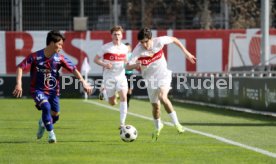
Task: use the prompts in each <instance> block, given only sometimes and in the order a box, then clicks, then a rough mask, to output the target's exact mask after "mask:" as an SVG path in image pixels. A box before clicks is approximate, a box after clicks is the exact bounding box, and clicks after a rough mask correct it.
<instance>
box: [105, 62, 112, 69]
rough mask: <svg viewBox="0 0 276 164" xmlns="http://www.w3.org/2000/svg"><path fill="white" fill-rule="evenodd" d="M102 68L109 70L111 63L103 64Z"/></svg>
mask: <svg viewBox="0 0 276 164" xmlns="http://www.w3.org/2000/svg"><path fill="white" fill-rule="evenodd" d="M104 68H106V69H111V68H112V64H111V63H107V64H105V66H104Z"/></svg>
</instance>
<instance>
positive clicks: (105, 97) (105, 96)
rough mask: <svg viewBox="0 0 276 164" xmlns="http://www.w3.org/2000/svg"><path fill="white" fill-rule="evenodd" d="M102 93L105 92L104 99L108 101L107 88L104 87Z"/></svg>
mask: <svg viewBox="0 0 276 164" xmlns="http://www.w3.org/2000/svg"><path fill="white" fill-rule="evenodd" d="M102 93H103V96H104V100H105V101H107V102H108V97H107V93H106V90H105V89H103V90H102Z"/></svg>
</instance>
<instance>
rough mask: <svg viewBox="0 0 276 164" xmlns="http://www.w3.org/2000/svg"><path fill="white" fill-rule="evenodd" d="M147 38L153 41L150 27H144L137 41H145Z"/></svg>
mask: <svg viewBox="0 0 276 164" xmlns="http://www.w3.org/2000/svg"><path fill="white" fill-rule="evenodd" d="M145 38H147V39H151V38H152V33H151V30H150V29H149V28H148V27H144V28H142V29H141V30H140V31H139V33H138V35H137V39H138V40H139V41H140V40H144V39H145Z"/></svg>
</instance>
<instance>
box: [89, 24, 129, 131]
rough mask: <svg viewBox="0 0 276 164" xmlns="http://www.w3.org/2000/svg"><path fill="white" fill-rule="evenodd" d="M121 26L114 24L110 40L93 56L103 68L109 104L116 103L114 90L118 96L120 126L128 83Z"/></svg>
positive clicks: (125, 49)
mask: <svg viewBox="0 0 276 164" xmlns="http://www.w3.org/2000/svg"><path fill="white" fill-rule="evenodd" d="M123 31H124V30H123V28H122V27H121V26H118V25H117V26H114V27H113V28H112V29H111V30H110V32H111V36H112V42H109V43H106V44H104V45H103V46H102V47H101V49H100V51H99V52H98V54H97V55H96V56H95V58H94V62H95V63H96V64H98V65H100V66H102V67H103V68H104V70H103V86H104V90H105V91H106V95H107V97H108V102H109V104H110V105H116V96H115V92H116V91H117V92H118V93H119V96H120V127H121V126H123V125H125V120H126V115H127V91H128V84H127V79H126V76H125V63H126V61H127V59H126V55H127V53H128V47H127V46H126V45H125V44H123V43H122V42H121V40H122V38H123Z"/></svg>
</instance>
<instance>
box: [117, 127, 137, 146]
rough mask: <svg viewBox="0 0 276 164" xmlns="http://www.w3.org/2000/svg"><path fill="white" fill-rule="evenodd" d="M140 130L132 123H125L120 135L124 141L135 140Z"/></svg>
mask: <svg viewBox="0 0 276 164" xmlns="http://www.w3.org/2000/svg"><path fill="white" fill-rule="evenodd" d="M137 136H138V132H137V130H136V128H135V127H134V126H132V125H125V126H123V127H121V130H120V137H121V139H122V140H123V141H124V142H133V141H135V140H136V138H137Z"/></svg>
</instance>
